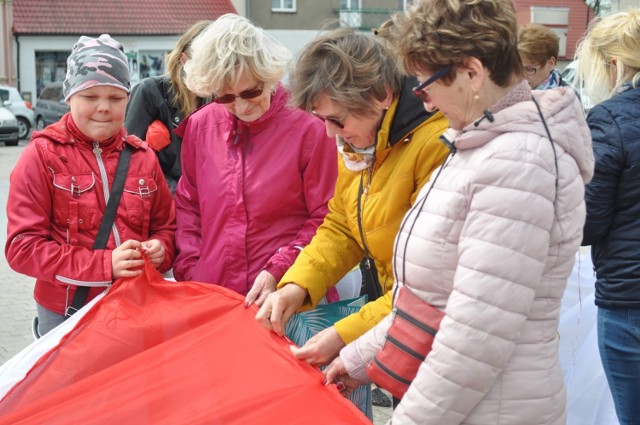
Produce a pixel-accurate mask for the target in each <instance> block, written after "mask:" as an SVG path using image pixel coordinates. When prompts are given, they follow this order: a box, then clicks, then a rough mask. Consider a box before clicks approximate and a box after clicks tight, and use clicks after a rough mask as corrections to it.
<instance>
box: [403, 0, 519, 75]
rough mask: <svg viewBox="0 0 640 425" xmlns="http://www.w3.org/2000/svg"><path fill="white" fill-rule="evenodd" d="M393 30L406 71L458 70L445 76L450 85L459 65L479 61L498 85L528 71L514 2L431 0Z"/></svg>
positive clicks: (412, 8) (409, 11)
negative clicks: (474, 60) (451, 66)
mask: <svg viewBox="0 0 640 425" xmlns="http://www.w3.org/2000/svg"><path fill="white" fill-rule="evenodd" d="M394 22H395V23H396V27H397V28H398V30H397V31H394V33H395V34H393V36H394V38H395V40H394V41H395V45H396V46H397V47H398V54H399V56H400V58H401V60H402V62H403V65H404V69H406V70H407V72H409V73H411V74H416V73H417V72H419V71H420V72H425V71H426V72H436V71H438V70H439V69H441V68H443V67H445V66H446V65H453V66H454V67H453V69H452V70H451V71H450V72H449V73H448V75H445V76H444V77H443V82H445V83H450V82H451V81H452V78H453V75H454V69H455V67H456V66H459V65H463V64H464V63H465V61H466V60H467V59H469V58H476V59H478V60H479V61H480V62H481V63H482V65H483V66H484V67H485V68H487V69H488V70H489V73H490V78H491V80H492V81H493V82H494V83H496V84H497V85H498V86H501V87H506V86H508V85H509V84H511V80H512V77H513V75H522V73H523V71H522V61H521V60H520V54H519V53H518V45H517V23H516V16H515V13H514V10H513V4H512V3H511V1H510V0H429V1H421V2H419V3H417V4H415V5H414V6H411V7H410V8H409V9H408V11H407V12H406V13H400V14H397V15H395V16H394Z"/></svg>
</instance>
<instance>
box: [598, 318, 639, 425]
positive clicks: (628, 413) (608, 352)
mask: <svg viewBox="0 0 640 425" xmlns="http://www.w3.org/2000/svg"><path fill="white" fill-rule="evenodd" d="M598 348H599V349H600V359H601V360H602V366H603V367H604V373H605V375H606V376H607V381H608V382H609V388H611V394H612V395H613V403H614V404H615V407H616V414H617V415H618V420H619V421H620V425H633V424H638V425H640V403H639V402H638V400H639V398H638V394H640V309H637V308H602V307H598Z"/></svg>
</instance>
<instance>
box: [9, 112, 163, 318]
mask: <svg viewBox="0 0 640 425" xmlns="http://www.w3.org/2000/svg"><path fill="white" fill-rule="evenodd" d="M125 143H127V144H129V145H131V146H132V147H133V152H132V155H131V162H130V165H129V171H128V173H127V179H126V181H125V187H124V192H123V194H122V198H121V200H120V205H119V206H118V211H117V213H116V218H115V227H116V231H115V232H114V230H112V231H111V234H110V236H109V241H108V242H107V248H106V249H105V250H95V251H93V250H92V249H91V246H92V245H93V242H94V241H95V238H96V235H97V232H98V227H99V226H100V221H101V219H102V215H103V213H104V209H105V206H106V202H105V193H104V192H105V186H104V182H103V178H102V177H101V176H102V173H106V175H107V180H108V187H109V188H110V187H111V184H112V182H113V178H114V175H115V170H116V165H117V163H118V157H119V154H120V151H121V150H122V148H123V147H124V144H125ZM100 149H101V150H102V151H101V153H100V154H99V155H100V159H101V162H102V163H103V164H104V168H102V167H101V166H100V165H99V160H98V157H97V155H96V154H95V153H94V150H93V146H92V141H91V140H89V139H87V138H86V137H85V136H83V135H82V133H80V131H79V130H78V129H77V127H76V126H75V123H74V122H73V120H72V118H71V115H70V114H66V115H65V116H63V117H62V118H61V119H60V121H58V122H57V123H55V124H53V125H51V126H49V127H47V128H45V129H44V131H41V132H36V133H34V135H33V138H32V141H31V143H29V144H28V145H27V146H26V147H25V149H24V151H23V152H22V154H21V155H20V158H19V159H18V162H17V163H16V166H15V168H14V169H13V171H12V172H11V180H10V182H11V186H10V190H9V199H8V202H7V219H8V223H7V244H6V246H5V255H6V258H7V261H8V263H9V265H10V266H11V268H12V269H14V270H15V271H17V272H19V273H23V274H26V275H28V276H32V277H35V278H36V279H37V281H36V287H35V291H34V297H35V299H36V301H37V302H38V303H39V304H41V305H42V306H44V307H45V308H47V309H49V310H51V311H54V312H56V313H58V314H64V311H65V308H66V306H67V304H68V303H71V300H72V299H73V294H74V292H75V287H76V285H81V286H91V287H93V288H92V289H91V291H90V292H89V297H88V299H87V301H89V300H90V299H92V298H93V297H95V296H96V295H97V294H99V293H100V292H101V291H103V290H104V287H105V286H108V285H109V284H111V282H112V280H113V279H112V275H111V252H112V250H113V249H114V248H116V246H118V245H119V244H120V243H122V242H124V241H126V240H128V239H134V240H139V241H145V240H148V239H158V240H160V241H161V242H162V244H163V245H164V248H165V261H164V263H163V264H162V265H161V267H160V268H159V269H160V271H161V272H163V271H166V270H168V269H169V268H170V267H171V264H172V262H173V259H174V258H175V246H174V239H173V238H174V233H175V213H174V206H173V200H172V197H171V193H170V192H169V188H168V187H167V184H166V182H165V179H164V176H163V174H162V170H161V169H160V165H159V164H158V160H157V158H156V155H155V153H154V152H153V151H152V150H151V149H149V148H148V146H147V144H146V143H145V142H142V141H141V140H140V139H138V138H137V137H135V136H131V135H127V133H126V130H125V129H124V128H123V129H122V130H121V131H120V133H118V134H117V135H116V136H114V137H113V138H111V139H109V140H108V141H105V142H102V143H100Z"/></svg>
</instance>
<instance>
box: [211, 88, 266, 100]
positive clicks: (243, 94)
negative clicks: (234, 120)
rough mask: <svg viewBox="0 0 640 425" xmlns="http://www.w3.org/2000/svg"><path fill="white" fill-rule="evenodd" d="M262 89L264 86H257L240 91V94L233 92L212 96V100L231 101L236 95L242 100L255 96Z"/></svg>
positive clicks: (260, 92)
mask: <svg viewBox="0 0 640 425" xmlns="http://www.w3.org/2000/svg"><path fill="white" fill-rule="evenodd" d="M263 91H264V87H259V88H255V89H250V90H245V91H243V92H240V94H238V95H237V96H236V95H235V94H225V95H223V96H213V99H212V101H213V102H215V103H231V102H235V101H236V99H237V98H238V97H239V98H241V99H244V100H249V99H255V98H256V97H258V96H260V95H261V94H262V92H263Z"/></svg>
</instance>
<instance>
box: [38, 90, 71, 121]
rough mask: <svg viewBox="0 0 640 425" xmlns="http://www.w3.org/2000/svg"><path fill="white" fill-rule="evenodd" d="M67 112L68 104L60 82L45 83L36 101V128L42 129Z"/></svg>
mask: <svg viewBox="0 0 640 425" xmlns="http://www.w3.org/2000/svg"><path fill="white" fill-rule="evenodd" d="M67 112H69V105H67V102H65V100H64V95H63V94H62V82H57V83H50V84H47V85H46V86H44V89H42V93H40V97H38V101H37V102H36V108H35V114H36V128H37V129H38V130H42V129H43V128H45V127H46V126H48V125H50V124H53V123H54V122H56V121H58V120H59V119H60V118H61V117H62V116H63V115H64V114H66V113H67Z"/></svg>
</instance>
